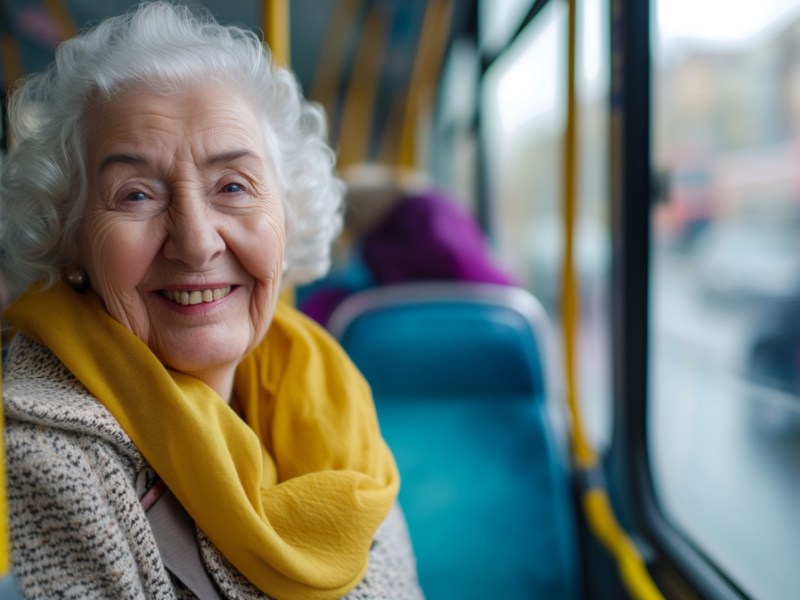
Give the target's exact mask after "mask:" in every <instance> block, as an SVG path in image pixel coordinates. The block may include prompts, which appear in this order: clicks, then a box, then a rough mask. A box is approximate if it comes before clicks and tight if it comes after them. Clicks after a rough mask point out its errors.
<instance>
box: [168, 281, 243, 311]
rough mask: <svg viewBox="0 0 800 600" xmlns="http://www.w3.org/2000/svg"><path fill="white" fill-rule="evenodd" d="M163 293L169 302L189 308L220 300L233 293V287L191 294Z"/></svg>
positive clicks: (169, 291)
mask: <svg viewBox="0 0 800 600" xmlns="http://www.w3.org/2000/svg"><path fill="white" fill-rule="evenodd" d="M162 293H163V294H164V297H165V298H166V299H167V300H172V301H173V302H177V303H178V304H181V305H183V306H189V305H190V304H201V303H203V302H214V301H216V300H220V299H221V298H224V297H225V296H227V295H228V294H230V293H231V286H229V285H227V286H225V287H222V288H214V289H208V290H194V291H191V292H187V291H182V292H177V291H173V290H164V291H163V292H162Z"/></svg>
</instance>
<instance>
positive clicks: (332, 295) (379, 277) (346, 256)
mask: <svg viewBox="0 0 800 600" xmlns="http://www.w3.org/2000/svg"><path fill="white" fill-rule="evenodd" d="M343 175H344V179H345V182H346V184H347V194H346V197H345V232H344V235H343V236H342V239H341V240H340V241H339V242H338V243H337V246H336V248H335V251H334V257H335V260H334V267H333V269H332V271H331V274H330V275H329V277H328V278H326V279H324V280H322V281H321V282H317V283H315V284H312V286H310V287H309V288H308V289H306V290H302V289H301V290H300V292H299V293H298V300H299V307H300V309H301V310H302V311H303V312H305V313H306V314H308V315H309V316H311V317H312V318H313V319H315V320H316V321H317V322H319V323H322V324H323V325H324V324H326V323H327V321H328V319H329V317H330V316H331V314H332V313H333V311H334V310H335V309H336V307H337V306H338V305H339V304H340V303H341V302H342V301H343V300H344V299H345V298H347V297H348V296H350V295H352V294H354V293H356V292H358V291H362V290H364V289H369V288H370V287H374V286H382V285H391V284H396V283H408V282H414V281H464V282H472V283H493V284H498V285H514V281H513V279H512V278H511V277H510V276H509V275H508V274H507V273H506V272H504V270H503V269H502V268H501V267H500V266H499V265H498V264H497V263H496V261H495V260H494V259H493V258H492V256H491V250H490V247H489V244H488V241H487V240H486V237H485V236H484V234H483V232H482V231H481V228H480V226H479V225H478V224H477V222H476V221H475V220H474V219H473V218H472V216H471V215H470V214H469V213H467V212H466V211H465V210H463V209H462V208H461V207H459V205H458V204H457V201H456V200H455V198H453V197H452V196H451V195H449V194H447V193H446V192H444V191H442V190H440V189H437V188H436V187H435V186H433V185H431V184H430V183H429V182H428V181H427V180H426V179H425V177H423V176H422V175H421V174H420V173H417V172H414V171H408V170H403V169H392V168H389V167H382V166H378V165H359V166H357V167H351V168H350V169H348V170H347V171H345V172H344V174H343Z"/></svg>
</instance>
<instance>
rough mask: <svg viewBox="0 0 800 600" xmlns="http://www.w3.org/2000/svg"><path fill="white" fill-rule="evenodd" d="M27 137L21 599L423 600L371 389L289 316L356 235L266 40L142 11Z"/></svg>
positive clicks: (10, 164) (152, 8) (14, 383)
mask: <svg viewBox="0 0 800 600" xmlns="http://www.w3.org/2000/svg"><path fill="white" fill-rule="evenodd" d="M30 116H35V117H36V118H35V119H27V118H26V117H30ZM11 127H12V129H13V132H14V134H15V138H16V139H17V142H18V143H17V145H16V147H15V148H14V149H12V151H11V152H10V154H9V156H8V159H7V160H6V161H5V162H4V165H3V170H2V173H1V174H0V186H1V187H2V189H1V190H0V191H1V192H2V198H3V203H2V206H0V213H1V214H0V217H1V218H0V224H1V225H2V228H1V229H0V256H2V257H3V263H4V264H3V265H2V267H3V270H4V272H5V273H6V274H7V275H9V276H10V277H13V278H14V279H15V281H16V282H17V283H21V284H30V287H29V288H28V290H27V292H25V293H24V294H22V295H21V296H20V297H19V298H18V299H17V300H16V301H15V303H14V304H13V305H12V306H11V307H10V308H9V309H8V310H7V315H8V321H9V322H10V323H11V324H12V325H14V326H15V327H16V329H17V330H18V333H17V335H16V337H15V338H14V341H13V342H12V345H11V348H10V352H9V356H8V360H7V364H6V366H5V368H4V373H3V374H4V390H3V391H4V394H3V395H4V406H5V416H6V443H7V445H6V449H7V465H8V490H9V494H8V498H9V515H10V533H11V540H12V560H13V570H14V572H15V575H16V577H17V580H18V582H19V584H20V586H21V591H22V594H23V596H24V597H26V598H114V599H116V600H119V599H141V598H187V597H200V598H214V599H219V598H267V597H273V598H278V599H295V598H298V599H299V598H304V599H305V598H308V599H334V598H339V597H341V596H348V597H353V598H358V599H359V600H365V599H378V598H380V599H385V598H393V599H394V598H408V599H417V598H420V596H421V594H420V590H419V588H418V585H417V581H416V573H415V567H414V559H413V555H412V551H411V548H410V545H409V540H408V537H407V531H406V528H405V522H404V520H403V517H402V515H401V513H399V511H398V509H397V508H396V505H395V501H396V497H397V492H398V486H399V479H398V474H397V469H396V467H395V463H394V459H393V457H392V455H391V453H390V451H389V449H388V447H387V446H386V444H385V443H384V440H383V439H382V437H381V434H380V431H379V428H378V423H377V418H376V415H375V408H374V405H373V401H372V396H371V393H370V390H369V387H368V386H367V384H366V382H365V381H364V379H363V377H361V375H360V374H359V373H358V372H357V370H356V369H355V367H354V366H353V365H352V363H351V362H350V361H349V360H348V358H347V357H346V356H345V354H344V352H343V351H342V350H341V348H340V347H339V346H338V345H337V344H336V342H335V341H334V340H332V339H331V338H330V336H328V335H327V333H326V332H325V331H323V330H322V329H321V328H320V327H318V326H317V325H316V324H315V323H313V322H311V320H310V319H308V318H306V317H304V316H303V315H301V314H300V313H299V312H298V311H296V310H295V309H294V308H292V307H290V306H288V305H286V304H284V303H283V302H279V299H278V298H279V293H280V290H281V285H282V283H283V282H284V281H288V282H292V283H297V282H303V281H308V280H309V279H313V278H314V277H317V276H319V275H321V274H323V273H324V272H325V270H326V269H327V266H328V261H329V249H330V243H331V240H332V238H333V237H334V236H335V235H336V234H337V233H338V230H339V225H340V221H341V217H340V204H341V197H342V186H341V182H340V181H339V180H338V179H337V178H336V176H335V175H334V172H333V166H334V162H335V161H334V156H333V154H332V152H331V150H330V148H329V147H328V146H327V143H326V141H325V120H324V117H323V114H322V112H321V111H320V110H319V109H318V108H317V107H314V106H311V105H309V104H308V103H306V102H305V101H304V100H303V98H302V97H301V95H300V90H299V86H298V84H297V82H296V80H295V79H294V77H293V75H292V74H291V73H290V72H289V71H288V70H286V69H283V68H279V67H276V66H275V65H272V64H270V57H269V52H268V50H267V49H266V48H265V47H264V45H263V44H262V43H261V41H260V40H259V39H258V38H257V37H256V36H255V35H254V34H253V33H252V32H249V31H246V30H244V29H240V28H236V27H223V26H220V25H218V24H217V23H215V22H214V21H213V19H212V18H211V17H210V16H208V17H206V16H204V17H196V16H193V14H192V13H191V12H190V9H189V8H187V7H185V6H184V7H180V6H178V5H171V4H167V3H154V4H143V5H140V6H138V7H137V8H136V9H135V10H133V11H132V12H130V13H129V14H127V15H124V16H121V17H115V18H111V19H107V20H105V21H103V22H101V23H100V24H99V25H98V26H97V27H96V28H95V29H93V30H90V31H88V32H85V33H83V34H81V35H79V36H78V37H76V38H74V39H72V40H70V41H67V42H65V43H63V44H62V45H61V46H59V48H58V50H57V56H56V62H55V63H54V64H53V65H52V66H51V67H50V68H49V69H48V70H46V71H45V72H44V73H42V74H39V75H35V76H32V77H31V78H30V79H28V80H27V81H25V82H24V83H23V84H22V85H21V86H20V87H18V88H17V89H16V91H15V92H14V93H13V95H12V97H11Z"/></svg>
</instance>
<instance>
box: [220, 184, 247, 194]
mask: <svg viewBox="0 0 800 600" xmlns="http://www.w3.org/2000/svg"><path fill="white" fill-rule="evenodd" d="M222 191H223V193H225V194H238V193H239V192H243V191H244V186H243V185H241V184H240V183H228V184H225V185H224V186H222Z"/></svg>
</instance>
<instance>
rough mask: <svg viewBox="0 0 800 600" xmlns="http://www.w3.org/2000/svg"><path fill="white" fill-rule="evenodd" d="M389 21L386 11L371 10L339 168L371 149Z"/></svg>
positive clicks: (350, 92) (357, 62)
mask: <svg viewBox="0 0 800 600" xmlns="http://www.w3.org/2000/svg"><path fill="white" fill-rule="evenodd" d="M388 29H389V27H388V22H387V19H386V16H385V14H384V13H383V11H382V10H381V9H380V8H378V9H374V10H372V11H370V14H369V16H368V17H367V22H366V24H365V25H364V32H363V34H362V36H361V43H360V44H359V48H358V54H357V55H356V60H355V63H354V66H353V70H352V74H351V75H350V85H349V86H348V90H347V97H346V101H345V105H344V114H343V115H342V126H341V129H340V131H341V133H340V135H339V168H340V169H344V168H346V167H348V166H350V165H354V164H357V163H361V162H364V161H365V159H366V158H367V154H368V152H369V142H370V134H371V132H372V118H373V115H374V114H375V99H376V97H377V93H378V83H379V82H380V70H381V64H382V58H383V49H384V43H385V40H386V33H387V31H388Z"/></svg>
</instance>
